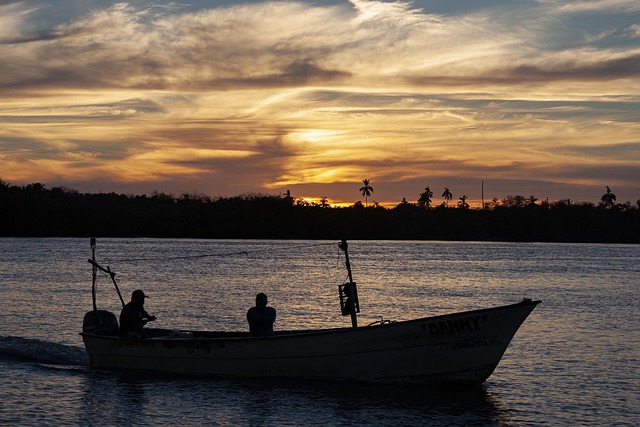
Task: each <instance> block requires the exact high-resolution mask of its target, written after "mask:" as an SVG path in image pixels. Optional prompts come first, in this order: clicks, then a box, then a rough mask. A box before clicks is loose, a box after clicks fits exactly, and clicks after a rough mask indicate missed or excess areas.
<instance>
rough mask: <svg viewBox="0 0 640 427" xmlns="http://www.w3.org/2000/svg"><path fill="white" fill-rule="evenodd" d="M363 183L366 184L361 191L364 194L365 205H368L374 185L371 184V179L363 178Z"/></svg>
mask: <svg viewBox="0 0 640 427" xmlns="http://www.w3.org/2000/svg"><path fill="white" fill-rule="evenodd" d="M362 183H363V184H364V185H363V186H362V187H361V188H360V192H361V193H362V195H363V196H364V205H365V206H367V202H368V200H369V196H371V193H373V187H372V186H371V185H369V180H368V179H363V180H362Z"/></svg>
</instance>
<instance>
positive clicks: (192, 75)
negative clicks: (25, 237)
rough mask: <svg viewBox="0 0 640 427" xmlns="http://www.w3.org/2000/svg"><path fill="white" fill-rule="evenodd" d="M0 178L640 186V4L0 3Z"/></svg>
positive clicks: (100, 185)
mask: <svg viewBox="0 0 640 427" xmlns="http://www.w3.org/2000/svg"><path fill="white" fill-rule="evenodd" d="M0 55H1V56H0V57H1V58H2V61H1V62H0V164H1V168H0V179H2V180H3V181H5V182H9V183H11V184H16V185H21V184H22V185H23V184H28V183H32V182H41V183H43V184H45V185H47V187H49V188H51V187H54V186H66V187H69V188H73V189H76V190H79V191H81V192H98V191H105V192H111V191H115V192H118V193H133V194H142V193H146V194H150V193H151V192H153V191H161V192H167V193H174V194H180V193H183V192H186V193H193V192H198V193H206V194H209V195H211V196H232V195H238V194H243V193H250V192H252V193H258V192H260V193H269V194H278V193H280V194H282V193H284V192H286V191H287V190H290V191H291V195H292V196H294V197H296V198H306V199H309V200H319V198H320V197H323V196H324V197H328V199H329V200H330V202H331V203H352V202H355V201H357V200H362V197H361V195H360V193H359V192H358V189H359V188H360V187H361V186H362V180H363V179H365V178H366V179H370V180H371V185H372V187H373V188H374V193H373V194H372V197H371V198H370V199H369V202H373V201H377V202H380V203H382V204H391V205H393V204H397V203H399V202H400V201H401V200H402V199H403V198H406V199H407V201H410V202H414V201H415V200H416V199H417V198H418V197H419V194H420V193H421V192H422V191H424V188H425V187H427V186H429V187H430V188H431V189H432V191H433V192H434V194H435V197H434V201H435V202H436V203H437V202H439V201H441V200H440V198H439V197H438V196H439V195H440V193H442V191H443V188H444V187H448V188H449V189H450V190H451V192H452V193H453V195H454V200H456V199H457V198H458V197H460V196H462V195H463V194H465V195H467V196H468V197H469V200H471V201H473V200H479V199H480V197H481V182H482V181H484V188H485V193H484V197H485V199H487V200H488V199H492V198H494V197H498V198H502V197H506V196H507V195H524V196H526V197H528V196H529V195H535V196H536V197H537V198H538V199H546V198H548V199H549V200H558V199H565V198H570V199H572V200H576V201H592V202H597V201H598V200H599V199H600V196H601V195H602V194H603V193H604V192H605V185H608V186H610V187H611V188H612V190H613V191H614V192H615V194H616V195H617V197H618V201H621V202H624V201H627V200H630V201H632V203H635V201H636V200H638V199H640V185H639V184H638V183H639V182H640V3H639V2H637V1H636V0H633V1H631V0H629V1H627V0H589V1H581V0H577V1H571V2H566V1H560V0H557V1H556V0H539V1H528V2H524V1H506V0H505V1H486V2H484V1H483V2H462V1H460V2H458V1H452V2H440V1H414V2H408V1H374V0H352V1H341V0H334V1H322V2H321V1H279V2H275V1H274V2H270V1H220V2H211V1H193V2H190V3H189V4H187V3H181V2H173V1H172V2H162V1H160V2H147V1H129V2H112V1H105V0H93V1H89V0H87V1H81V2H55V3H52V2H45V1H36V0H25V1H0Z"/></svg>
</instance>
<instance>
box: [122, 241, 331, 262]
mask: <svg viewBox="0 0 640 427" xmlns="http://www.w3.org/2000/svg"><path fill="white" fill-rule="evenodd" d="M328 245H335V243H333V242H332V243H328V242H325V243H315V244H311V245H310V244H307V243H304V244H303V243H301V244H299V245H286V246H285V247H284V248H282V249H279V248H264V249H256V250H252V251H238V252H226V253H217V254H199V255H181V256H173V257H147V258H132V259H130V258H120V259H115V260H112V262H137V261H167V260H176V259H195V258H208V257H227V256H235V255H249V254H254V253H260V252H273V251H275V250H284V249H289V248H297V247H315V246H328Z"/></svg>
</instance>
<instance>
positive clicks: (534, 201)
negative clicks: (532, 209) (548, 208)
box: [529, 195, 538, 205]
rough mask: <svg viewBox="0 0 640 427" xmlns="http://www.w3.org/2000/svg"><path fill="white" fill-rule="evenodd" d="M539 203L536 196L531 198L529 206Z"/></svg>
mask: <svg viewBox="0 0 640 427" xmlns="http://www.w3.org/2000/svg"><path fill="white" fill-rule="evenodd" d="M537 201H538V199H537V198H536V196H534V195H531V196H529V204H530V205H535V204H536V202H537Z"/></svg>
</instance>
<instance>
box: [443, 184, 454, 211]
mask: <svg viewBox="0 0 640 427" xmlns="http://www.w3.org/2000/svg"><path fill="white" fill-rule="evenodd" d="M442 197H444V202H445V204H446V205H447V207H448V206H449V201H450V200H451V199H453V194H451V191H449V187H444V192H443V193H442Z"/></svg>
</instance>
